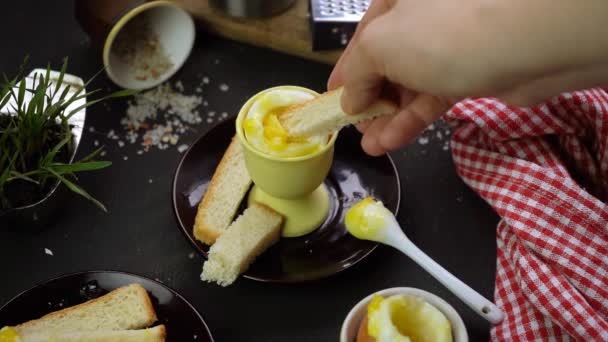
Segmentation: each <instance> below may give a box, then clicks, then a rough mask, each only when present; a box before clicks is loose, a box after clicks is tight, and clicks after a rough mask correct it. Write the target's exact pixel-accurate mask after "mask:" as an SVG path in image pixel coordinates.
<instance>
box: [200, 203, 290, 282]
mask: <svg viewBox="0 0 608 342" xmlns="http://www.w3.org/2000/svg"><path fill="white" fill-rule="evenodd" d="M282 226H283V217H282V216H281V215H280V214H278V213H277V212H275V211H274V210H272V209H270V208H268V207H266V206H264V205H262V204H258V203H254V204H252V205H251V206H250V207H249V208H247V209H246V210H245V211H244V212H243V214H242V215H241V216H239V217H238V218H237V219H236V220H235V221H234V222H233V223H232V224H231V225H230V227H228V229H227V230H226V231H225V232H224V233H223V234H222V235H221V236H220V237H219V238H218V239H217V241H216V242H215V244H214V245H213V246H211V248H210V249H209V259H208V260H207V262H205V264H204V265H203V273H202V274H201V279H202V280H204V281H209V282H216V283H218V284H219V285H222V286H227V285H230V284H232V283H233V282H234V281H235V280H236V278H237V277H238V276H239V274H241V273H243V272H245V270H247V268H248V267H249V265H250V264H251V263H252V262H253V260H254V259H255V258H256V257H257V256H258V255H260V254H261V253H263V252H264V251H265V250H266V249H268V248H269V247H270V246H271V245H273V244H274V243H275V242H277V241H278V240H279V238H280V236H281V228H282Z"/></svg>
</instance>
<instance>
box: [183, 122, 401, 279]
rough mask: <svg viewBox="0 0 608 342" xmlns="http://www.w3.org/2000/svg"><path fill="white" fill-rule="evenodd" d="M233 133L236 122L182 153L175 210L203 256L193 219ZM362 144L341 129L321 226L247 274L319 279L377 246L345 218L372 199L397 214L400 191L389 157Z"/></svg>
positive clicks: (281, 245) (279, 247) (283, 244)
mask: <svg viewBox="0 0 608 342" xmlns="http://www.w3.org/2000/svg"><path fill="white" fill-rule="evenodd" d="M234 134H235V123H234V118H231V119H227V120H225V121H223V122H221V123H219V124H218V125H216V126H215V127H213V128H212V129H210V130H209V131H208V132H207V133H205V134H204V135H203V136H201V137H200V138H199V139H198V140H197V141H196V142H195V143H194V144H193V145H192V146H191V147H190V149H189V150H188V151H186V153H184V156H183V157H182V160H181V161H180V163H179V166H178V167H177V171H176V172H175V177H174V180H173V206H174V210H175V215H176V216H177V221H178V223H179V226H180V228H181V230H182V231H183V233H184V234H185V235H186V237H187V238H188V240H190V242H191V243H192V244H193V245H194V247H195V248H196V250H197V251H198V252H199V253H200V254H202V255H203V256H205V257H206V256H207V251H208V250H209V247H208V246H206V245H204V244H202V243H201V242H199V241H197V240H196V239H195V238H194V235H193V232H192V227H193V225H194V217H195V216H196V210H197V206H198V203H199V202H200V200H201V198H202V196H203V194H204V193H205V191H206V190H207V186H208V184H209V181H210V180H211V177H212V176H213V173H214V171H215V168H216V167H217V165H218V163H219V161H220V159H221V158H222V155H223V154H224V151H225V150H226V148H227V147H228V145H229V144H230V140H231V139H232V137H233V136H234ZM360 140H361V135H360V134H359V133H358V132H357V131H356V130H355V129H354V128H345V129H342V130H341V131H340V135H339V136H338V139H337V141H336V147H335V153H334V162H333V165H332V168H331V171H330V173H329V176H328V177H327V179H326V180H325V185H326V186H327V188H328V190H329V193H330V203H331V208H330V213H329V216H328V218H327V219H326V220H325V222H324V223H323V224H322V225H321V227H320V228H318V229H317V230H315V231H313V232H312V233H310V234H308V235H304V236H301V237H297V238H282V239H281V240H280V241H279V242H278V243H277V244H275V245H274V246H273V247H271V248H270V249H269V250H267V251H266V252H265V253H264V254H262V255H261V256H260V257H259V258H258V259H256V261H255V262H254V263H253V264H252V265H251V267H250V268H249V270H247V272H245V274H244V275H243V276H245V277H247V278H250V279H254V280H259V281H267V282H282V283H290V282H301V281H308V280H315V279H320V278H324V277H327V276H329V275H332V274H335V273H337V272H340V271H342V270H345V269H347V268H349V267H350V266H352V265H354V264H356V263H357V262H359V261H361V260H362V259H363V258H365V257H366V256H367V255H368V254H369V253H371V252H372V251H373V250H374V249H375V248H376V246H377V244H376V243H374V242H370V241H363V240H359V239H356V238H354V237H352V236H351V235H350V234H349V233H348V232H347V231H346V227H345V226H344V223H343V222H344V214H345V212H346V210H348V208H350V207H351V206H352V205H353V204H355V203H356V202H358V201H359V200H361V199H363V198H365V197H366V196H373V197H375V198H377V199H379V200H381V201H382V202H383V203H384V205H385V206H386V207H387V208H388V209H389V210H391V211H392V212H393V213H395V215H397V211H398V209H399V201H400V196H401V187H400V184H399V175H398V173H397V169H396V168H395V165H394V163H393V161H392V160H391V158H390V156H388V155H385V156H383V157H370V156H368V155H366V154H365V153H364V152H363V150H362V149H361V147H360ZM238 214H240V213H237V215H238Z"/></svg>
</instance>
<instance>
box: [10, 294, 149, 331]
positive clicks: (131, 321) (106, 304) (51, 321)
mask: <svg viewBox="0 0 608 342" xmlns="http://www.w3.org/2000/svg"><path fill="white" fill-rule="evenodd" d="M156 320H157V317H156V312H154V307H153V306H152V302H151V301H150V297H149V296H148V292H147V291H146V289H144V288H143V287H142V286H141V285H139V284H131V285H128V286H124V287H121V288H118V289H116V290H114V291H112V292H110V293H108V294H106V295H104V296H101V297H99V298H96V299H92V300H90V301H88V302H85V303H82V304H79V305H75V306H72V307H69V308H65V309H63V310H59V311H55V312H52V313H50V314H48V315H45V316H43V317H41V318H39V319H35V320H32V321H29V322H26V323H23V324H20V325H17V326H15V327H13V328H14V329H15V331H16V332H17V333H18V334H19V335H20V336H22V338H27V337H28V336H30V335H32V334H36V333H42V332H46V331H79V332H83V331H94V330H130V329H141V328H146V327H149V326H151V325H152V324H153V323H154V322H156Z"/></svg>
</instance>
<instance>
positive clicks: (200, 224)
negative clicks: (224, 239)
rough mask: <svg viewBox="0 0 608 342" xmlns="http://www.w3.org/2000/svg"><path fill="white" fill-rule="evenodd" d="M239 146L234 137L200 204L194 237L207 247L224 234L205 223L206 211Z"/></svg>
mask: <svg viewBox="0 0 608 342" xmlns="http://www.w3.org/2000/svg"><path fill="white" fill-rule="evenodd" d="M238 144H240V142H239V141H238V139H237V137H236V136H234V137H232V140H231V142H230V145H229V146H228V148H227V149H226V151H225V152H224V155H223V156H222V159H221V160H220V163H219V164H218V166H217V168H216V169H215V172H214V173H213V176H212V177H211V181H210V182H209V187H208V188H207V191H206V192H205V194H204V195H203V199H202V200H201V202H200V203H199V204H198V208H197V212H196V217H195V218H194V237H195V238H196V239H197V240H199V241H201V242H203V243H205V244H207V245H212V244H214V243H215V240H217V238H218V237H219V236H220V235H221V234H222V231H221V230H218V229H216V228H215V227H211V226H209V225H207V224H206V223H205V217H204V215H205V211H206V210H207V207H208V206H209V202H210V201H211V200H212V199H213V197H214V196H216V195H215V193H216V192H217V191H219V188H218V184H219V178H220V177H221V174H222V173H224V172H225V171H226V169H227V167H228V160H229V159H230V158H231V157H232V155H233V154H234V153H236V152H237V150H236V149H237V148H239V147H240V146H239V145H238Z"/></svg>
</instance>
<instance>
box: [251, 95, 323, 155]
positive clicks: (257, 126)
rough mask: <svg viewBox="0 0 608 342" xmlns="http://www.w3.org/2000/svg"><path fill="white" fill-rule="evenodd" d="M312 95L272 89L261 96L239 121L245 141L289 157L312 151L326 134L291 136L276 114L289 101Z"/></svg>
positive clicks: (319, 145)
mask: <svg viewBox="0 0 608 342" xmlns="http://www.w3.org/2000/svg"><path fill="white" fill-rule="evenodd" d="M312 98H314V97H313V96H312V95H311V94H307V93H303V92H301V91H293V90H290V91H287V90H284V91H281V90H275V91H274V92H270V93H267V94H264V95H263V96H261V97H260V98H259V99H258V100H257V101H255V102H254V104H253V105H252V107H251V109H250V111H249V113H248V115H247V117H246V118H245V120H243V131H244V133H245V137H246V138H247V140H248V141H249V143H250V144H251V145H252V146H254V147H255V148H257V149H258V150H260V151H261V152H265V153H268V154H270V155H273V156H277V157H284V158H293V157H301V156H305V155H308V154H313V153H315V152H316V151H318V150H320V149H321V148H322V147H323V145H325V144H326V143H327V141H328V137H291V136H289V134H288V133H287V130H286V129H285V128H284V127H283V125H282V124H281V122H280V120H279V116H280V115H281V114H282V113H283V112H284V111H285V110H286V109H287V108H288V107H289V106H290V105H292V104H296V103H299V102H303V101H306V100H309V99H312Z"/></svg>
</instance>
